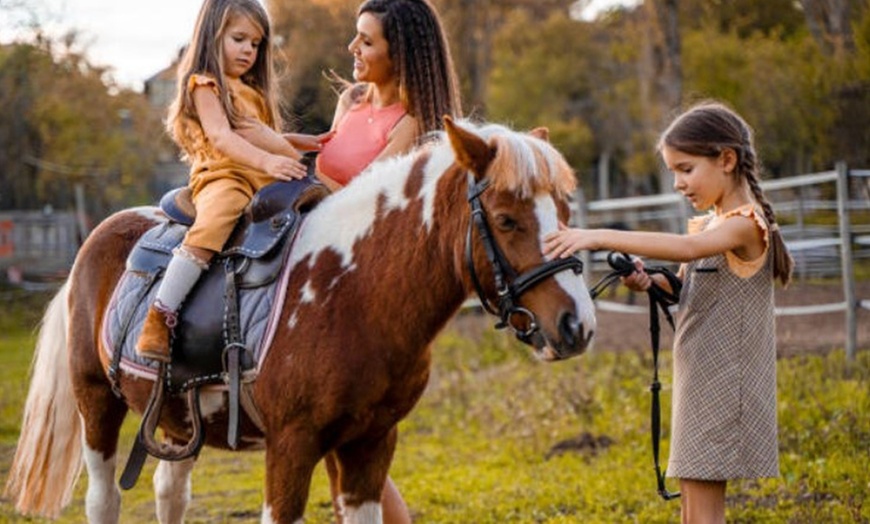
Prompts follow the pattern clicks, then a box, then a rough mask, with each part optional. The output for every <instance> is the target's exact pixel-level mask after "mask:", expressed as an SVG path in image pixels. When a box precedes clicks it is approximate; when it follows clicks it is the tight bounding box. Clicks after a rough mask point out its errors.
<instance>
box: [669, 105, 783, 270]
mask: <svg viewBox="0 0 870 524" xmlns="http://www.w3.org/2000/svg"><path fill="white" fill-rule="evenodd" d="M752 135H753V133H752V128H751V127H750V126H749V124H747V123H746V121H745V120H743V118H742V117H740V115H738V114H737V113H736V112H735V111H734V110H732V109H731V108H729V107H727V106H726V105H725V104H722V103H721V102H715V101H707V102H701V103H699V104H697V105H695V106H692V107H691V108H689V109H688V110H687V111H686V112H684V113H683V114H681V115H680V116H678V117H677V118H676V119H674V121H673V122H672V123H671V125H670V126H668V128H667V129H666V130H665V132H664V133H662V136H661V138H660V139H659V144H658V149H659V150H661V149H662V148H663V147H665V146H667V147H669V148H671V149H674V150H676V151H680V152H682V153H685V154H688V155H694V156H703V157H708V158H719V155H721V154H722V152H723V151H724V150H726V149H731V150H732V151H734V153H735V155H736V156H737V165H736V167H735V169H734V171H735V173H734V174H735V175H737V176H742V177H743V178H745V179H746V182H747V184H748V185H749V189H750V190H751V191H752V196H753V197H754V198H755V201H756V202H757V203H758V205H759V206H761V209H762V210H763V212H764V218H765V220H766V221H767V224H768V226H769V229H770V249H771V259H772V261H773V276H774V278H778V279H779V280H780V282H782V284H783V285H784V286H785V285H788V283H789V282H790V281H791V272H792V268H793V267H794V261H793V260H792V258H791V255H790V254H789V252H788V248H786V245H785V241H784V240H783V238H782V233H781V232H780V230H779V225H777V223H776V214H775V213H774V211H773V206H771V205H770V202H768V200H767V198H766V197H765V196H764V191H762V189H761V185H760V184H759V172H760V171H761V166H760V162H759V160H758V155H757V154H756V152H755V146H754V144H753V138H752Z"/></svg>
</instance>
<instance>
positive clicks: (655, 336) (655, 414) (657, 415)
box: [589, 251, 682, 500]
mask: <svg viewBox="0 0 870 524" xmlns="http://www.w3.org/2000/svg"><path fill="white" fill-rule="evenodd" d="M607 263H608V264H610V267H611V268H613V271H611V272H610V273H608V274H607V275H605V276H604V277H603V278H602V279H601V280H599V281H598V283H597V284H595V285H594V286H593V287H592V289H591V290H590V291H589V294H590V295H591V296H592V300H595V299H596V298H598V296H599V295H600V294H601V293H602V292H603V291H604V290H605V289H607V288H608V287H610V286H611V285H612V284H614V283H616V281H617V280H619V279H620V278H623V277H627V276H628V275H630V274H632V273H634V271H635V269H636V268H635V267H634V264H633V263H632V261H631V257H629V256H628V255H627V254H625V253H617V252H615V251H611V252H610V253H608V255H607ZM644 271H645V272H647V273H648V274H650V275H663V276H664V277H665V278H666V279H667V281H668V284H670V286H671V291H670V292H669V291H666V290H664V289H662V288H661V287H659V286H658V285H656V284H655V282H653V284H652V285H651V286H650V288H649V289H648V290H647V295H648V296H649V331H650V345H651V346H652V356H653V379H652V383H651V384H650V387H649V390H650V394H651V395H652V405H651V407H650V432H651V435H650V436H651V438H652V451H653V464H654V465H655V470H656V491H657V492H658V494H659V496H661V497H662V498H663V499H664V500H672V499H675V498H677V497H679V496H680V493H679V492H671V491H668V488H667V487H666V486H665V473H664V472H663V471H662V468H661V466H660V465H659V447H660V443H661V436H662V429H661V428H662V420H661V419H662V407H661V400H660V398H659V393H660V392H661V390H662V384H661V382H659V334H660V333H661V329H660V327H659V311H661V312H662V314H664V316H665V319H666V320H667V321H668V324H669V325H670V326H671V329H673V328H674V318H673V317H672V316H671V312H670V310H669V309H668V307H670V306H672V305H674V304H676V303H677V302H679V300H680V288H682V282H680V279H679V278H677V276H676V275H674V274H673V273H672V272H671V271H670V270H669V269H667V268H665V267H658V266H657V267H645V268H644Z"/></svg>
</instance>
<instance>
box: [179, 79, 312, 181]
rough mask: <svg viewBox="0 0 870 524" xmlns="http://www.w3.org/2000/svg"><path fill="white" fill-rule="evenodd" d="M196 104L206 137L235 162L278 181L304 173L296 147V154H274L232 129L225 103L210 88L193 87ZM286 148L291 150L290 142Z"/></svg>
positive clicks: (300, 176)
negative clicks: (224, 108)
mask: <svg viewBox="0 0 870 524" xmlns="http://www.w3.org/2000/svg"><path fill="white" fill-rule="evenodd" d="M193 104H194V106H195V107H196V113H197V115H198V116H199V121H200V124H201V125H202V129H203V131H204V132H205V135H206V137H208V139H209V141H210V142H211V143H212V144H213V145H214V147H215V148H216V149H217V150H218V151H220V152H221V153H223V154H224V155H226V156H228V157H229V158H230V159H232V160H233V161H235V162H238V163H240V164H244V165H246V166H250V167H252V168H254V169H258V170H261V171H263V172H265V173H267V174H268V175H270V176H272V177H274V178H276V179H279V180H290V179H292V178H302V177H304V176H305V166H303V165H302V164H301V163H300V162H299V161H298V160H297V159H298V158H299V153H298V152H296V151H295V150H293V152H294V153H295V156H290V155H281V154H275V153H272V152H270V151H268V150H266V149H263V148H260V147H257V146H256V145H254V143H253V142H249V141H248V140H247V139H246V138H243V137H242V136H241V135H239V134H237V133H236V132H235V131H233V129H232V128H231V127H230V122H229V120H228V119H227V115H226V114H225V113H224V111H223V106H222V105H221V103H220V101H219V100H218V97H217V95H216V94H215V92H214V91H213V90H212V89H211V88H210V87H206V86H200V87H196V88H194V90H193ZM263 127H266V126H263ZM267 129H268V128H267ZM276 135H277V133H276ZM277 136H278V137H279V140H280V141H282V142H284V143H285V144H287V143H286V141H284V139H283V138H281V137H280V135H277ZM287 147H288V148H290V149H292V148H291V147H290V145H289V144H287Z"/></svg>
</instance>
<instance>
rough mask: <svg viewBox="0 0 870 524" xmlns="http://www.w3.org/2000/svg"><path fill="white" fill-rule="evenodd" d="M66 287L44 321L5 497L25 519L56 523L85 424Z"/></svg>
mask: <svg viewBox="0 0 870 524" xmlns="http://www.w3.org/2000/svg"><path fill="white" fill-rule="evenodd" d="M68 295H69V283H68V282H67V283H66V284H64V285H63V287H61V289H60V291H58V293H57V295H55V297H54V298H53V299H52V300H51V303H50V304H49V305H48V309H47V310H46V312H45V315H44V316H43V318H42V325H41V326H40V329H39V337H38V339H37V343H36V351H35V353H34V356H33V363H32V366H31V379H30V390H29V391H28V393H27V402H26V404H25V406H24V418H23V422H22V423H21V435H20V436H19V437H18V448H17V449H16V451H15V457H14V458H13V460H12V467H11V469H10V470H9V477H8V479H7V480H6V489H5V491H4V497H6V498H7V499H9V500H12V501H14V503H15V509H16V510H17V511H18V512H20V513H22V514H25V515H31V514H35V515H41V516H43V517H49V518H56V517H58V516H59V515H60V512H61V510H62V509H63V508H64V507H65V506H66V505H67V504H69V502H70V500H71V499H72V492H73V487H74V486H75V482H76V480H77V479H78V476H79V473H80V472H81V469H82V443H81V432H82V423H81V419H80V417H79V412H78V409H77V407H76V402H75V397H74V396H73V387H72V379H71V377H70V370H69V357H68V355H67V351H66V348H67V324H68V318H67V317H68V312H67V296H68Z"/></svg>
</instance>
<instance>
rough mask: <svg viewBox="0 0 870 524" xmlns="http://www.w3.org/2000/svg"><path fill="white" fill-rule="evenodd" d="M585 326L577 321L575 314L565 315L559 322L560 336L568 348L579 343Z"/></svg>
mask: <svg viewBox="0 0 870 524" xmlns="http://www.w3.org/2000/svg"><path fill="white" fill-rule="evenodd" d="M582 329H583V325H582V324H580V323H579V322H578V321H577V317H575V316H574V314H573V313H565V314H564V315H562V318H561V319H560V320H559V336H560V337H562V342H563V343H564V344H565V345H566V346H568V347H574V346H576V345H577V342H578V335H581V336H582V333H581V330H582Z"/></svg>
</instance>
